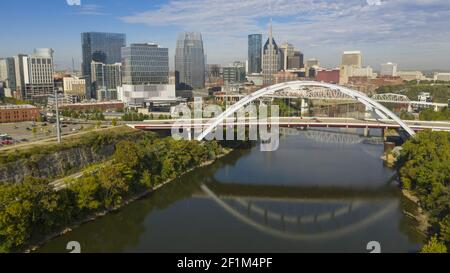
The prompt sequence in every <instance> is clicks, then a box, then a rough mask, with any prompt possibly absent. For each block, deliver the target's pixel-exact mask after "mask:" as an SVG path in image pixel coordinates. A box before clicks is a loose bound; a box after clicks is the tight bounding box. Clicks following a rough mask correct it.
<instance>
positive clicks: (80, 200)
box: [69, 175, 101, 212]
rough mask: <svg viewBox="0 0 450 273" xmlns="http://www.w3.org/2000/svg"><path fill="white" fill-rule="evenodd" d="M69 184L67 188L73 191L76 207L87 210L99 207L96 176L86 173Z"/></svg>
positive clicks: (98, 188) (98, 186)
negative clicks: (86, 174)
mask: <svg viewBox="0 0 450 273" xmlns="http://www.w3.org/2000/svg"><path fill="white" fill-rule="evenodd" d="M70 185H71V186H70V188H69V189H70V190H71V191H73V192H74V193H75V196H76V199H75V201H76V205H77V208H78V209H80V210H81V211H85V212H87V211H91V210H96V209H98V208H99V207H100V205H101V202H100V201H99V200H100V198H99V193H100V185H99V183H98V182H97V177H95V176H93V175H88V176H86V177H82V178H80V179H79V180H77V181H76V183H71V184H70Z"/></svg>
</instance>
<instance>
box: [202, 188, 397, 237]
mask: <svg viewBox="0 0 450 273" xmlns="http://www.w3.org/2000/svg"><path fill="white" fill-rule="evenodd" d="M216 186H217V185H216ZM239 187H240V186H239V185H222V189H223V188H229V189H228V190H229V191H231V192H234V193H236V192H239ZM251 187H254V188H253V189H251V190H250V191H249V190H248V188H247V191H246V192H253V193H258V189H257V187H258V186H251ZM261 187H262V188H264V187H267V186H261ZM219 188H220V187H219ZM201 189H202V191H203V193H204V194H205V197H209V198H211V199H212V200H214V201H215V202H216V203H217V204H218V205H219V206H220V207H221V208H223V209H224V210H225V211H227V212H228V213H230V214H231V215H232V216H234V217H235V218H236V219H237V220H239V221H241V222H242V223H244V224H247V225H250V226H252V227H253V228H255V229H257V230H259V231H261V232H264V233H266V234H269V235H272V236H276V237H281V238H286V239H294V240H308V241H314V240H326V239H332V238H333V237H339V236H342V235H347V234H349V233H352V232H355V231H357V230H358V229H363V228H365V227H367V226H369V225H371V224H373V223H374V222H376V221H379V220H380V219H382V218H383V217H384V216H385V215H386V214H388V213H391V212H393V211H395V210H396V209H397V208H398V200H397V198H396V197H395V196H392V197H391V198H389V197H386V196H385V194H386V193H389V192H382V195H383V197H379V198H373V197H374V196H376V195H377V194H380V193H377V192H374V191H368V192H361V191H359V192H354V194H356V195H354V194H352V193H350V195H349V196H333V197H327V196H321V197H319V196H318V197H311V196H310V195H308V197H301V194H300V196H299V197H293V196H290V197H283V196H282V194H281V196H280V194H277V192H276V190H277V189H276V187H271V190H270V191H265V190H264V189H261V190H262V191H263V192H270V193H273V194H275V196H271V195H268V196H257V197H252V196H246V195H243V196H241V195H239V194H237V195H236V194H227V193H225V194H221V193H218V192H215V191H214V190H212V189H211V188H210V187H208V186H207V185H206V184H203V185H201ZM281 190H282V191H285V192H286V191H288V192H291V194H290V195H292V193H295V192H298V193H302V192H308V193H311V191H310V189H302V188H291V189H286V188H284V189H281ZM330 190H331V191H336V189H330ZM321 191H322V192H323V191H324V189H322V190H321ZM344 192H345V193H346V195H348V194H349V192H348V190H346V191H344ZM335 193H336V192H335ZM358 194H360V196H358ZM361 194H362V195H361ZM195 196H196V197H200V196H201V195H195ZM363 196H364V197H365V198H367V197H370V198H371V199H372V200H370V206H371V207H373V206H374V203H375V204H376V207H377V209H375V210H373V211H371V212H370V213H368V214H365V213H366V212H365V213H364V214H362V215H361V214H360V211H359V210H360V208H362V207H364V206H365V205H367V200H366V199H362V198H361V197H363ZM267 204H269V206H266V205H267ZM305 211H307V213H304V212H305ZM349 214H356V215H358V214H360V216H361V217H356V218H355V217H351V216H350V217H349ZM343 218H345V219H343ZM352 218H353V220H352V222H349V219H352Z"/></svg>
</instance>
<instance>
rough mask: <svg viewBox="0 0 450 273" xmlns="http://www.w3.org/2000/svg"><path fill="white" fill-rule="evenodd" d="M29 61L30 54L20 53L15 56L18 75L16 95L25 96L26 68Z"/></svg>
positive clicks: (16, 74) (16, 73)
mask: <svg viewBox="0 0 450 273" xmlns="http://www.w3.org/2000/svg"><path fill="white" fill-rule="evenodd" d="M27 63H28V56H27V55H25V54H18V55H16V56H14V68H15V76H16V92H17V93H16V94H15V96H16V97H19V98H22V99H23V98H25V74H24V72H25V69H26V66H27Z"/></svg>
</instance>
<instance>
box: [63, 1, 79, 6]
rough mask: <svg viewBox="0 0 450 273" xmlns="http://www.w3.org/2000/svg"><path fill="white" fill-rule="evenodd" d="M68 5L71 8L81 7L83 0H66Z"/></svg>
mask: <svg viewBox="0 0 450 273" xmlns="http://www.w3.org/2000/svg"><path fill="white" fill-rule="evenodd" d="M66 2H67V5H69V6H80V5H81V0H66Z"/></svg>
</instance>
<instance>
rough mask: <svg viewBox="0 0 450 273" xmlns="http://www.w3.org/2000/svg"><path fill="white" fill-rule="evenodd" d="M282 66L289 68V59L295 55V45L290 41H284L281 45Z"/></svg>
mask: <svg viewBox="0 0 450 273" xmlns="http://www.w3.org/2000/svg"><path fill="white" fill-rule="evenodd" d="M280 51H281V59H282V68H283V70H285V71H286V70H288V59H289V57H293V56H294V46H293V45H292V44H290V43H287V42H286V43H283V44H281V45H280Z"/></svg>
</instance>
